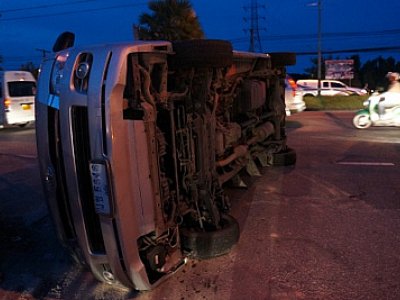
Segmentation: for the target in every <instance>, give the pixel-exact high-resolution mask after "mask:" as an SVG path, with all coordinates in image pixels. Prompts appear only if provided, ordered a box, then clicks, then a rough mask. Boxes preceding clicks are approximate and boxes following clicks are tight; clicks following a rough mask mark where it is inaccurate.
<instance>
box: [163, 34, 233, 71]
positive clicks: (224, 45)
mask: <svg viewBox="0 0 400 300" xmlns="http://www.w3.org/2000/svg"><path fill="white" fill-rule="evenodd" d="M172 47H173V50H174V52H175V55H172V56H171V57H170V61H169V65H170V68H172V69H174V68H175V69H178V68H185V67H186V68H196V67H203V68H223V67H229V66H231V65H232V62H233V52H232V44H231V43H230V42H227V41H222V40H184V41H175V42H172Z"/></svg>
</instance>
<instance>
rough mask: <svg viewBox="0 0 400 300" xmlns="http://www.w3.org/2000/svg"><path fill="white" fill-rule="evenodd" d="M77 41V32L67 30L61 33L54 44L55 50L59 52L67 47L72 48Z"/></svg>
mask: <svg viewBox="0 0 400 300" xmlns="http://www.w3.org/2000/svg"><path fill="white" fill-rule="evenodd" d="M74 43H75V34H74V33H72V32H68V31H65V32H63V33H61V34H60V35H59V36H58V38H57V40H56V42H55V43H54V46H53V52H58V51H61V50H64V49H67V48H70V47H72V46H73V45H74Z"/></svg>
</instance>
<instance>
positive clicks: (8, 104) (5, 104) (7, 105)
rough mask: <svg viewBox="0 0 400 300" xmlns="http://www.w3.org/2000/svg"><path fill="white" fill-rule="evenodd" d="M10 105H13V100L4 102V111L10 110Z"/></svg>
mask: <svg viewBox="0 0 400 300" xmlns="http://www.w3.org/2000/svg"><path fill="white" fill-rule="evenodd" d="M10 105H11V100H10V99H7V98H6V99H5V100H4V109H9V108H10Z"/></svg>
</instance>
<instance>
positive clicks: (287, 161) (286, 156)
mask: <svg viewBox="0 0 400 300" xmlns="http://www.w3.org/2000/svg"><path fill="white" fill-rule="evenodd" d="M296 158H297V155H296V151H295V150H294V149H292V148H289V147H287V148H286V150H283V151H281V152H277V153H274V154H273V155H272V165H273V166H292V165H294V164H296Z"/></svg>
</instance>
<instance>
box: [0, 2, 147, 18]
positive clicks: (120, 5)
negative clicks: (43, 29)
mask: <svg viewBox="0 0 400 300" xmlns="http://www.w3.org/2000/svg"><path fill="white" fill-rule="evenodd" d="M143 5H147V3H146V2H141V3H136V4H119V5H114V6H107V7H101V8H88V9H79V10H73V11H66V12H58V13H57V12H56V13H47V14H38V15H32V16H23V17H10V18H2V19H1V21H3V22H4V21H16V20H26V19H35V18H43V17H55V16H64V15H70V14H77V13H85V12H93V11H101V10H107V9H116V8H123V7H136V6H143Z"/></svg>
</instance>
